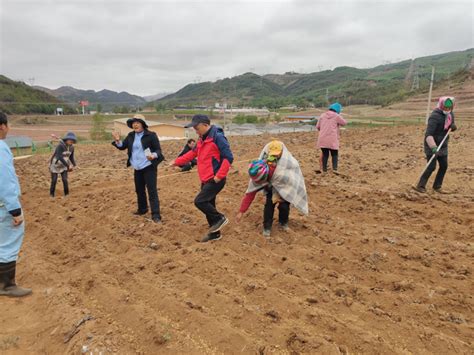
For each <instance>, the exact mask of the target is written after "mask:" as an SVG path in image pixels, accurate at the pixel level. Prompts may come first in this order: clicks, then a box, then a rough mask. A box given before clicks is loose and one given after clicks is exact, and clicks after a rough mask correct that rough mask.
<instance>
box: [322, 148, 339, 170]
mask: <svg viewBox="0 0 474 355" xmlns="http://www.w3.org/2000/svg"><path fill="white" fill-rule="evenodd" d="M321 151H322V152H323V171H328V160H329V153H331V160H332V170H334V171H336V170H337V160H338V150H337V149H329V148H321Z"/></svg>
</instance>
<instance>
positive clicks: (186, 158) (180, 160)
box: [174, 149, 197, 166]
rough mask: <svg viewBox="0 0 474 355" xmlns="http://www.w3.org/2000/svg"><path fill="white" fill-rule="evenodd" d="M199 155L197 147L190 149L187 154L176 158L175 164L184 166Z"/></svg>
mask: <svg viewBox="0 0 474 355" xmlns="http://www.w3.org/2000/svg"><path fill="white" fill-rule="evenodd" d="M196 157H197V149H193V150H190V151H189V152H187V153H186V154H184V155H182V156H180V157H178V158H176V160H175V161H174V165H177V166H182V165H185V164H187V163H189V162H190V161H191V160H193V159H194V158H196Z"/></svg>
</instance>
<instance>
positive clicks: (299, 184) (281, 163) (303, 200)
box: [236, 140, 308, 238]
mask: <svg viewBox="0 0 474 355" xmlns="http://www.w3.org/2000/svg"><path fill="white" fill-rule="evenodd" d="M248 173H249V176H250V181H249V186H248V188H247V192H246V193H245V196H244V198H243V199H242V203H241V205H240V209H239V212H238V214H237V218H236V220H237V222H240V221H241V219H242V217H243V215H244V213H245V212H246V211H247V210H248V209H249V207H250V205H251V204H252V202H253V200H254V199H255V196H256V194H257V192H259V191H262V192H263V193H264V194H265V199H266V201H265V206H264V209H263V236H264V237H265V238H269V237H270V236H271V231H272V226H273V217H274V213H275V207H277V206H278V222H279V224H280V228H281V229H282V230H284V231H288V230H289V226H288V221H289V216H290V205H291V204H293V205H294V206H295V207H296V208H297V209H298V210H300V211H301V212H302V213H303V214H308V200H307V194H306V187H305V183H304V177H303V174H302V172H301V169H300V166H299V164H298V161H297V160H296V159H295V158H294V157H293V156H292V154H291V153H290V152H289V151H288V149H287V148H286V146H285V145H284V144H283V142H281V141H278V140H273V141H271V142H270V143H268V144H267V145H266V146H265V147H264V148H263V150H262V152H261V153H260V157H259V159H257V160H254V161H252V162H251V163H250V165H249V169H248Z"/></svg>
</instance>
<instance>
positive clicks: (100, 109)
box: [97, 104, 102, 113]
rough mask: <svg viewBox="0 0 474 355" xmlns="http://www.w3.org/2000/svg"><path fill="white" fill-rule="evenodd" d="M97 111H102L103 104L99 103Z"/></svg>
mask: <svg viewBox="0 0 474 355" xmlns="http://www.w3.org/2000/svg"><path fill="white" fill-rule="evenodd" d="M97 112H99V113H100V112H102V104H97Z"/></svg>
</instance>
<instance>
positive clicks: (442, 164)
mask: <svg viewBox="0 0 474 355" xmlns="http://www.w3.org/2000/svg"><path fill="white" fill-rule="evenodd" d="M431 157H432V156H431V155H429V156H427V157H426V161H429V160H430V159H431ZM436 161H438V164H439V169H438V173H437V174H436V178H435V181H434V183H433V189H440V188H441V186H442V185H443V180H444V175H445V174H446V170H448V156H447V155H445V156H437V157H436V158H435V159H433V161H432V162H431V164H430V165H428V168H427V169H426V171H425V172H424V173H423V175H422V176H421V179H420V182H419V184H418V186H420V187H426V184H427V183H428V179H429V178H430V176H431V174H432V173H433V171H435V169H436Z"/></svg>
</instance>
